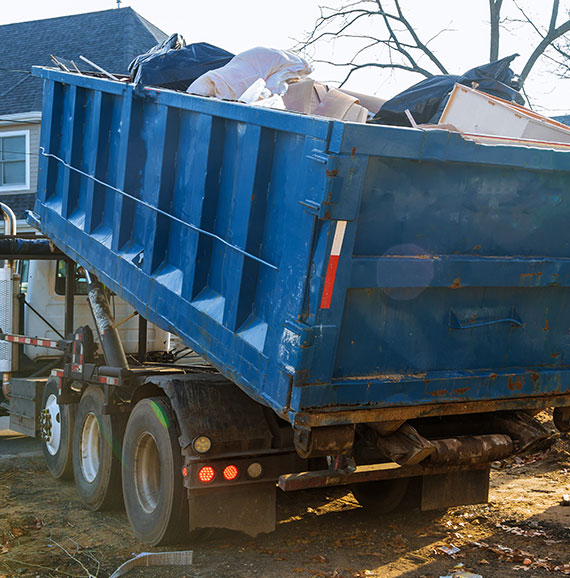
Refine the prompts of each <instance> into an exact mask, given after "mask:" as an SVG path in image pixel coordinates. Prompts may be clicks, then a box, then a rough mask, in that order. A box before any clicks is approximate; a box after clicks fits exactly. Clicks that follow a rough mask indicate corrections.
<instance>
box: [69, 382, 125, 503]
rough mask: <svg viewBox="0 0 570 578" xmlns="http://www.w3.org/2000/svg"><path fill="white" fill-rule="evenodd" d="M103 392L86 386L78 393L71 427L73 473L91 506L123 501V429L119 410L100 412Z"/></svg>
mask: <svg viewBox="0 0 570 578" xmlns="http://www.w3.org/2000/svg"><path fill="white" fill-rule="evenodd" d="M103 402H104V394H103V390H102V389H101V388H100V387H97V386H95V385H91V386H89V387H88V388H87V389H86V390H85V391H84V392H83V395H82V396H81V401H80V402H79V405H78V407H77V413H76V416H75V427H74V430H73V474H74V476H75V486H76V487H77V492H78V493H79V497H80V498H81V500H82V502H83V503H84V504H85V505H86V506H87V507H88V508H89V509H90V510H110V509H115V508H120V507H121V505H122V498H123V496H122V488H121V446H122V442H123V435H124V431H125V425H124V424H125V418H124V416H123V415H122V414H112V415H104V414H103Z"/></svg>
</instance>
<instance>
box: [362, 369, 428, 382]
mask: <svg viewBox="0 0 570 578" xmlns="http://www.w3.org/2000/svg"><path fill="white" fill-rule="evenodd" d="M426 375H427V373H425V372H424V373H376V374H374V375H359V376H355V377H352V378H351V379H354V380H358V381H362V380H364V381H371V380H383V381H391V382H394V383H398V382H400V381H404V380H407V379H424V378H425V377H426Z"/></svg>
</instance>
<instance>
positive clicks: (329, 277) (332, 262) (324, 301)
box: [321, 255, 339, 309]
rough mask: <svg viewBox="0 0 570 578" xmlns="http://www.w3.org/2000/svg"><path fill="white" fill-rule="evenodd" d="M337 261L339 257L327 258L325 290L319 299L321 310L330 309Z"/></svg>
mask: <svg viewBox="0 0 570 578" xmlns="http://www.w3.org/2000/svg"><path fill="white" fill-rule="evenodd" d="M338 259H339V255H331V256H330V257H329V264H328V267H327V274H326V276H325V288H324V289H323V296H322V297H321V309H330V306H331V301H332V295H333V289H334V280H335V277H336V270H337V267H338Z"/></svg>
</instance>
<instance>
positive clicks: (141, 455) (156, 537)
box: [122, 397, 188, 546]
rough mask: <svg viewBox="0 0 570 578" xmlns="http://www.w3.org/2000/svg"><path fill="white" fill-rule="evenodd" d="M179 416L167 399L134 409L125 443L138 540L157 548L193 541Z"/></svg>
mask: <svg viewBox="0 0 570 578" xmlns="http://www.w3.org/2000/svg"><path fill="white" fill-rule="evenodd" d="M182 465H183V464H182V454H181V449H180V444H179V442H178V431H177V428H176V418H175V416H174V412H173V411H172V408H171V406H170V403H169V402H168V401H167V399H166V398H163V397H152V398H146V399H143V400H141V401H139V402H138V403H137V405H136V406H135V408H134V409H133V411H132V413H131V415H130V417H129V421H128V423H127V428H126V431H125V437H124V442H123V467H122V473H123V475H122V478H123V495H124V501H125V509H126V511H127V516H128V518H129V522H130V523H131V527H132V528H133V531H134V533H135V535H136V537H137V538H138V539H139V540H141V541H143V542H145V543H147V544H150V545H153V546H157V545H159V544H172V543H181V542H183V541H185V538H187V537H188V500H187V498H186V488H185V487H184V480H183V477H182Z"/></svg>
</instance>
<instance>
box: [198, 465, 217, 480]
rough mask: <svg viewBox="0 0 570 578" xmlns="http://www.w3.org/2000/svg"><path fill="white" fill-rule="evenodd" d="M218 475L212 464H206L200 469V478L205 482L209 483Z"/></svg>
mask: <svg viewBox="0 0 570 578" xmlns="http://www.w3.org/2000/svg"><path fill="white" fill-rule="evenodd" d="M215 477H216V472H215V471H214V468H213V467H212V466H204V467H202V468H200V469H199V470H198V479H199V480H200V481H201V482H202V483H203V484H209V483H210V482H211V481H212V480H213V479H214V478H215Z"/></svg>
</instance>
